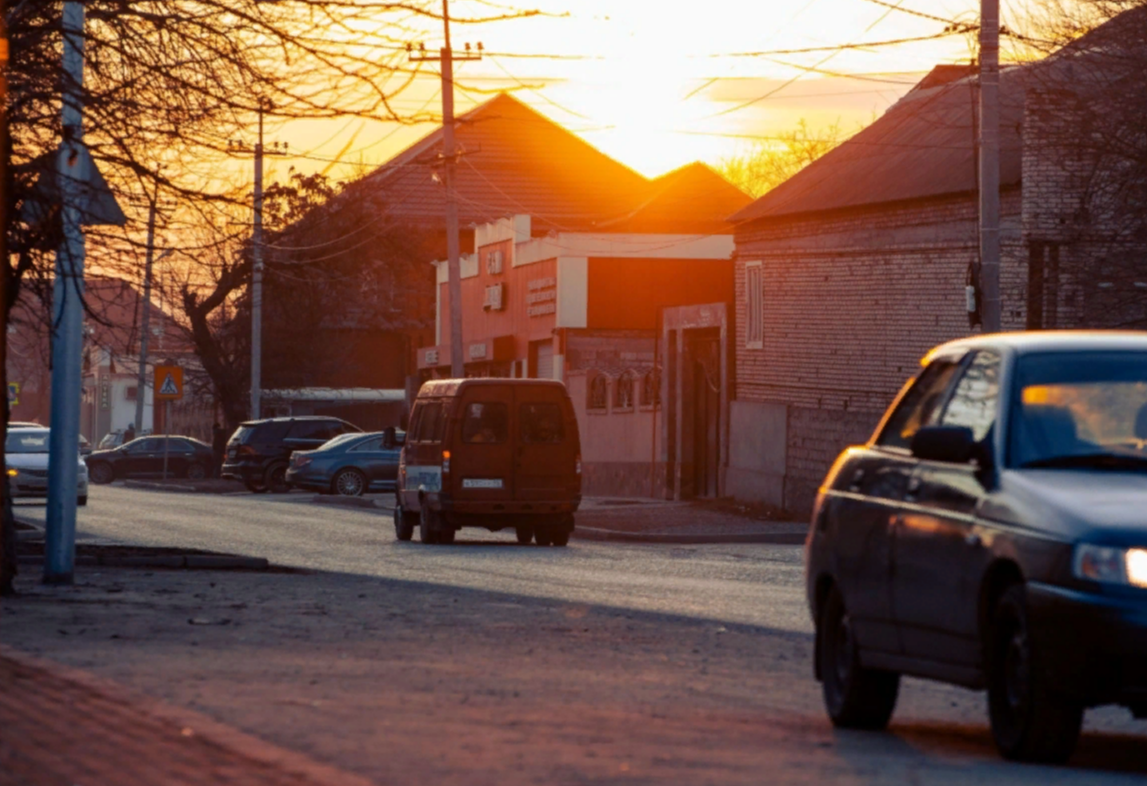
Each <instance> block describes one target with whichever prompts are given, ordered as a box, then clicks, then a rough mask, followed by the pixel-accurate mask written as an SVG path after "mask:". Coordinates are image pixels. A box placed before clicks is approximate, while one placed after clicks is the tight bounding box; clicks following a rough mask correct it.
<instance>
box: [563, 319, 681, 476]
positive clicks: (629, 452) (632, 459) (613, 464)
mask: <svg viewBox="0 0 1147 786" xmlns="http://www.w3.org/2000/svg"><path fill="white" fill-rule="evenodd" d="M650 341H651V342H652V339H650ZM592 373H593V372H587V371H586V370H584V369H581V370H577V371H572V372H570V373H569V374H568V375H567V377H566V387H567V388H568V389H569V393H570V398H571V399H572V400H573V405H574V411H575V412H576V413H577V421H578V432H579V436H580V438H581V457H582V493H583V494H585V495H587V496H626V497H631V496H642V497H644V496H649V495H650V492H651V489H653V490H654V491H656V489H654V488H653V486H652V485H651V483H653V479H654V477H655V476H656V475H655V473H654V471H653V470H651V464H652V462H653V456H654V454H653V451H654V447H655V446H654V444H653V438H654V425H655V422H656V420H655V419H656V415H655V414H654V412H653V410H652V408H649V407H640V406H635V407H633V408H632V409H627V410H623V411H619V410H616V409H614V408H612V407H611V408H609V409H606V410H604V411H602V410H598V411H590V410H588V409H587V408H586V402H587V393H588V391H587V387H586V386H587V383H588V380H589V378H590V377H591V375H592ZM611 394H612V391H611ZM612 401H613V397H612V395H611V396H610V402H611V403H612ZM661 474H662V475H663V474H664V473H663V472H662V473H661Z"/></svg>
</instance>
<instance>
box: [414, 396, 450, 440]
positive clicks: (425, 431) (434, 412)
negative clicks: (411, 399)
mask: <svg viewBox="0 0 1147 786" xmlns="http://www.w3.org/2000/svg"><path fill="white" fill-rule="evenodd" d="M416 414H417V417H416V418H415V422H414V425H413V428H412V433H413V436H411V441H412V442H441V441H442V426H443V420H444V418H443V417H442V402H441V401H431V402H429V403H426V404H423V405H422V406H421V407H420V408H419V410H418V412H417V413H416Z"/></svg>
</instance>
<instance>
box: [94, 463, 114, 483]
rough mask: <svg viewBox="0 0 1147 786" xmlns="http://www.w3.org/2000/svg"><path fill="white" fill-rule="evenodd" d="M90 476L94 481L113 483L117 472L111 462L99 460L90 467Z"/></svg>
mask: <svg viewBox="0 0 1147 786" xmlns="http://www.w3.org/2000/svg"><path fill="white" fill-rule="evenodd" d="M88 478H89V479H90V480H91V481H92V483H100V484H104V483H111V482H112V481H113V480H115V472H114V471H113V470H112V468H111V465H110V464H104V463H103V462H99V463H97V464H93V465H92V466H90V467H88Z"/></svg>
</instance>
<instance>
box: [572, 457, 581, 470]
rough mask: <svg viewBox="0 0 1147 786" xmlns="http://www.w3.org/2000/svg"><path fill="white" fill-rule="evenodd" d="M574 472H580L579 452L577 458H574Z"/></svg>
mask: <svg viewBox="0 0 1147 786" xmlns="http://www.w3.org/2000/svg"><path fill="white" fill-rule="evenodd" d="M574 472H576V473H577V474H579V475H580V474H581V454H580V453H578V454H577V458H576V459H574Z"/></svg>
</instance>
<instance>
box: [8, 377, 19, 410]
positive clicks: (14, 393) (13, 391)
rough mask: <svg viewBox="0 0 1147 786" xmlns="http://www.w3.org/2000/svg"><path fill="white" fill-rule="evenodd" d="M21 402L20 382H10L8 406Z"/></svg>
mask: <svg viewBox="0 0 1147 786" xmlns="http://www.w3.org/2000/svg"><path fill="white" fill-rule="evenodd" d="M19 403H20V383H19V382H9V383H8V406H10V407H14V406H16V405H17V404H19Z"/></svg>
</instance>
